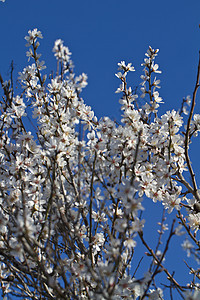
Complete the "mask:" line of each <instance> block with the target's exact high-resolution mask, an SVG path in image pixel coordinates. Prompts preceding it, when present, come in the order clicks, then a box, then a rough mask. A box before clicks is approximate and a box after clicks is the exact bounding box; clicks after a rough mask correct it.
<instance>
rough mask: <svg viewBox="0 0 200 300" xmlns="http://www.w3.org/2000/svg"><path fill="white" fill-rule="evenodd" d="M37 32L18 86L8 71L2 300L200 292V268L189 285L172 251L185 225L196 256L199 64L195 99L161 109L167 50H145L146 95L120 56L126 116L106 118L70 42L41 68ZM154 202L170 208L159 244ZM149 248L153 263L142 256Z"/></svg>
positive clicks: (194, 295)
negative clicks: (76, 65) (151, 235)
mask: <svg viewBox="0 0 200 300" xmlns="http://www.w3.org/2000/svg"><path fill="white" fill-rule="evenodd" d="M39 38H40V39H41V38H42V34H41V32H40V31H38V30H37V29H34V30H32V31H31V30H30V31H29V32H28V36H26V37H25V39H26V41H27V46H28V47H29V50H28V52H27V56H28V59H29V60H30V61H33V63H32V64H29V65H28V66H27V67H26V68H25V69H24V70H23V71H22V72H21V73H20V74H19V80H20V82H21V88H22V92H21V93H18V95H15V93H14V89H13V81H12V80H9V81H4V80H3V78H2V76H0V82H1V87H2V97H1V102H0V105H1V106H0V109H1V114H0V128H1V131H0V176H1V180H0V215H1V218H0V283H1V291H2V297H3V299H17V298H19V299H35V300H36V299H99V300H100V299H101V300H103V299H108V300H111V299H164V292H163V290H165V294H166V297H167V299H169V297H171V299H173V296H174V295H175V297H176V299H178V298H177V297H179V298H180V299H199V297H200V291H199V276H200V275H199V269H194V268H193V267H191V266H189V265H187V266H186V272H189V271H190V273H191V279H190V281H189V282H185V284H184V285H182V284H180V283H179V281H178V279H177V278H176V276H175V275H174V274H173V272H171V271H170V270H169V269H168V267H167V259H166V253H167V252H168V251H169V250H168V249H169V246H170V245H171V244H172V245H173V240H174V239H175V238H179V237H178V236H180V235H182V233H184V232H185V233H186V236H187V238H186V239H185V241H184V242H183V248H184V249H185V250H186V251H187V253H188V255H193V256H194V258H195V259H196V260H197V261H199V250H200V242H199V239H198V230H199V225H200V196H199V191H198V185H197V183H196V177H195V174H194V171H193V168H192V164H191V160H190V156H189V145H190V143H191V140H192V138H193V137H195V136H197V135H198V131H199V130H200V115H198V114H194V107H195V101H196V93H197V89H198V87H199V76H200V62H199V64H198V72H197V80H196V84H195V89H194V93H193V96H192V99H190V97H186V98H185V99H184V100H183V102H182V105H181V104H180V107H181V108H180V111H175V110H172V111H167V112H166V113H165V114H163V115H161V116H160V115H159V107H160V103H163V101H162V98H161V97H160V95H159V92H158V89H159V87H160V86H159V84H160V80H159V79H157V78H156V75H157V74H158V75H159V74H160V73H161V72H160V71H159V66H158V65H157V64H156V63H155V58H156V56H157V54H158V49H156V50H154V49H152V48H151V47H149V49H148V50H147V53H146V54H145V55H146V57H145V59H144V62H143V64H142V66H143V75H142V76H141V79H142V82H141V93H140V95H137V94H136V93H135V92H134V90H132V88H131V87H129V86H128V82H127V75H128V73H129V72H133V71H135V69H134V67H133V66H132V64H131V63H128V64H126V63H125V62H124V61H122V62H120V63H119V64H118V66H119V72H118V73H117V74H116V76H117V77H118V78H119V80H120V86H119V88H118V89H117V91H116V92H117V93H119V94H120V96H121V98H120V100H119V102H120V105H121V111H122V119H121V122H120V123H117V122H115V121H113V120H112V119H110V118H109V117H103V118H101V119H98V118H97V117H96V116H95V114H94V112H93V111H92V109H91V107H90V106H88V105H86V104H85V102H84V101H83V99H82V98H81V96H80V94H81V91H82V89H83V88H84V87H85V86H86V85H87V76H86V75H85V74H82V75H80V76H76V75H75V74H74V71H73V63H72V61H71V53H70V51H69V49H68V48H67V47H65V46H64V45H63V41H62V40H57V41H56V42H55V45H54V48H53V52H54V55H55V58H56V60H57V70H56V72H55V73H52V74H50V75H49V76H47V75H44V74H43V73H44V71H43V70H44V69H45V64H44V62H43V61H40V57H41V54H39V53H38V47H39V42H38V39H39ZM190 102H191V107H190ZM189 107H190V110H189V112H187V110H188V109H189ZM187 114H188V115H187ZM184 115H186V116H184ZM32 118H33V119H35V120H33V119H32ZM27 120H28V122H29V123H30V124H31V125H30V126H29V127H27V125H26V124H27ZM184 126H185V127H184ZM31 130H32V132H31ZM190 182H191V183H190ZM147 198H148V199H151V200H152V201H153V202H155V204H154V205H155V206H156V205H158V204H157V203H156V202H161V203H162V205H163V209H164V211H165V210H167V211H168V213H169V214H166V215H165V214H164V213H163V215H161V222H160V224H159V228H158V229H159V239H158V243H157V244H156V245H155V246H154V247H153V245H151V243H150V242H149V239H148V238H147V236H146V235H145V220H144V219H143V217H142V211H143V210H144V209H145V205H144V204H142V200H143V199H147ZM143 202H144V203H145V201H143ZM172 211H173V213H174V211H176V213H175V214H174V220H173V222H172V225H171V226H169V228H168V226H167V225H166V223H165V221H166V218H168V216H169V215H170V214H171V213H172ZM166 216H167V217H166ZM165 232H166V233H165ZM166 235H167V238H164V237H165V236H166ZM162 241H163V242H164V245H163V246H162V249H163V250H162V251H161V250H160V249H161V243H162ZM141 245H143V247H144V248H145V254H144V255H146V256H147V257H148V258H149V265H148V266H145V267H144V266H143V267H142V259H141V260H139V261H136V260H135V252H136V249H137V247H141ZM140 268H143V269H142V270H143V271H144V272H143V276H137V272H138V270H139V269H140ZM188 268H189V269H188ZM163 274H164V278H165V283H164V285H160V276H162V275H163ZM162 278H163V277H162Z"/></svg>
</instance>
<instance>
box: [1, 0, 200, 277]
mask: <svg viewBox="0 0 200 300" xmlns="http://www.w3.org/2000/svg"><path fill="white" fill-rule="evenodd" d="M199 23H200V1H199V0H192V1H189V0H187V1H186V0H168V1H163V0H154V1H149V0H143V1H139V0H138V1H135V0H123V1H122V0H101V1H100V0H99V1H97V0H84V1H83V0H73V1H72V0H71V1H68V0H56V1H53V0H32V1H30V0H29V1H27V0H6V2H5V3H1V2H0V29H1V31H0V32H1V33H0V41H1V43H0V73H1V74H2V76H3V78H4V79H8V78H9V66H10V63H11V60H13V61H14V67H15V71H14V75H15V80H16V79H17V74H18V72H19V71H21V70H22V69H23V67H25V66H26V65H27V57H26V55H25V53H26V51H27V49H26V48H25V40H24V36H25V35H27V31H28V30H29V29H33V28H38V29H39V30H41V32H42V34H43V36H44V39H43V40H41V47H40V48H39V52H40V53H42V59H44V60H45V62H46V65H47V67H48V68H47V71H51V70H55V68H56V62H55V59H54V57H53V53H52V48H53V45H54V41H55V40H56V39H58V38H61V39H62V40H64V42H65V45H66V46H68V47H69V49H70V51H71V52H72V60H73V61H74V64H75V72H76V74H77V75H78V74H79V73H82V72H85V73H86V74H87V75H88V83H89V84H88V86H87V87H86V89H85V90H84V92H83V94H82V96H83V97H84V99H85V102H86V103H87V104H89V105H91V106H92V108H93V109H94V111H95V113H96V115H97V116H98V117H101V116H104V115H108V116H110V117H112V118H113V119H119V117H120V107H119V104H118V98H119V95H116V94H115V93H114V92H115V90H116V88H117V87H118V85H119V80H118V79H117V78H116V77H115V76H114V74H115V73H116V71H117V63H118V62H119V61H121V60H125V61H126V62H132V63H133V65H134V66H135V68H136V72H135V73H134V74H131V76H130V77H129V79H130V81H129V83H130V85H132V86H137V85H138V84H139V83H140V81H141V80H140V75H141V74H142V67H141V66H140V65H141V63H142V61H143V58H144V53H145V52H146V50H147V48H148V46H149V45H151V46H152V47H153V48H159V49H160V52H159V56H158V59H157V62H158V63H159V65H160V69H161V70H162V75H161V76H159V78H160V79H161V86H162V89H161V90H160V95H161V96H162V97H163V99H164V101H165V104H164V105H162V108H161V111H162V112H164V111H166V110H169V109H173V108H175V109H178V108H179V107H180V104H181V101H182V98H183V97H185V96H187V95H188V94H190V95H192V92H193V89H194V85H195V80H196V73H197V64H198V55H199V54H198V52H199V50H200V29H199ZM197 102H200V97H199V96H198V97H197ZM199 110H200V105H199V104H197V106H196V112H198V113H199ZM199 145H200V144H199V142H198V140H197V141H196V142H195V144H194V146H193V147H191V155H192V156H193V166H194V169H195V171H196V173H197V175H198V174H199V169H200V160H199ZM198 177H199V176H197V178H198ZM199 179H200V178H199ZM145 202H146V200H145ZM145 205H146V207H147V208H146V211H145V216H146V217H147V218H148V219H149V221H147V226H146V230H147V233H146V238H147V240H148V241H149V242H150V244H152V243H154V237H153V236H152V231H151V230H153V229H155V227H156V222H157V221H159V220H160V219H161V215H160V210H159V209H158V207H157V206H156V205H154V204H153V205H151V204H150V203H149V202H148V203H146V204H145ZM148 222H149V223H148ZM154 235H155V233H154ZM155 236H156V235H155ZM170 251H171V252H169V255H168V256H169V257H168V259H169V261H170V264H169V266H170V267H169V270H170V271H171V272H172V271H173V270H175V269H176V273H175V278H177V279H178V280H179V279H181V280H183V282H184V279H185V277H186V276H187V273H188V270H187V268H186V267H185V265H184V264H182V267H181V265H180V264H181V261H182V259H183V257H182V256H180V261H177V253H179V252H180V241H178V242H177V243H176V244H174V246H173V247H172V244H171V247H170ZM175 258H176V259H175ZM184 258H186V257H184ZM135 265H137V263H135ZM142 268H143V270H144V269H145V265H144V264H143V266H142Z"/></svg>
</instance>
